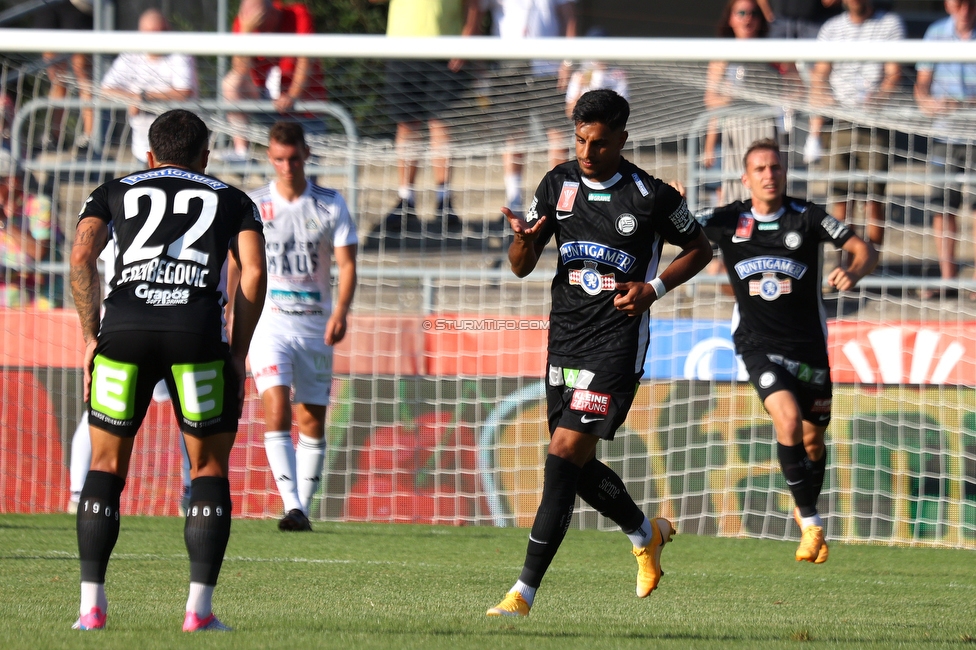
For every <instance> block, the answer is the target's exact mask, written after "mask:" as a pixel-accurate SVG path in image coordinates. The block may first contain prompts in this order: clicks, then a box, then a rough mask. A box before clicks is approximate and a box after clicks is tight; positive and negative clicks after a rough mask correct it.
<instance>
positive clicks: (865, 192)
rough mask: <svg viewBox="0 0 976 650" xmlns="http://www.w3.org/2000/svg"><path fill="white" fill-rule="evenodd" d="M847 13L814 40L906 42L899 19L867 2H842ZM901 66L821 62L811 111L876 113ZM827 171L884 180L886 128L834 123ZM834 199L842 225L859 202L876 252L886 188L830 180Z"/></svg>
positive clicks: (815, 131) (816, 127)
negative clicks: (833, 109)
mask: <svg viewBox="0 0 976 650" xmlns="http://www.w3.org/2000/svg"><path fill="white" fill-rule="evenodd" d="M844 7H845V9H846V11H845V12H844V13H842V14H840V15H839V16H835V17H833V18H831V19H830V20H828V21H827V22H825V23H824V26H823V27H822V28H820V33H819V35H818V36H817V40H819V41H824V42H825V43H826V42H830V41H862V40H863V41H895V40H901V39H903V38H905V25H904V23H903V22H902V20H901V18H900V17H899V16H898V15H896V14H894V13H890V12H887V11H883V10H881V9H877V8H875V6H874V4H873V3H872V2H871V0H844ZM900 81H901V67H900V66H899V65H898V63H896V62H893V61H892V62H889V63H871V62H865V61H849V62H843V63H830V62H821V63H818V64H817V65H816V66H814V68H813V74H812V75H811V81H810V102H811V103H812V104H813V105H815V106H823V107H831V106H835V105H839V106H840V107H841V108H844V109H848V110H851V109H854V110H857V111H858V112H859V113H863V112H870V111H877V110H878V109H879V108H880V107H881V106H883V105H884V104H885V102H886V101H887V99H888V98H889V97H890V96H891V95H892V94H893V93H894V92H895V91H896V90H897V89H898V84H899V82H900ZM823 123H824V122H823V118H822V117H813V118H811V119H810V135H809V137H808V138H807V142H806V145H805V146H804V149H803V159H804V161H806V162H807V163H808V164H810V163H813V162H815V161H817V160H819V159H820V157H821V155H822V154H821V151H822V149H821V147H822V143H821V142H820V134H821V131H822V129H823ZM829 146H830V149H829V154H830V160H829V162H828V168H829V169H830V170H831V171H834V172H837V173H847V172H848V171H860V172H867V173H868V174H871V175H872V176H874V175H883V174H885V173H887V171H888V149H889V146H890V134H889V132H888V130H886V129H879V128H868V127H860V126H854V125H853V124H851V123H850V122H847V121H843V120H834V125H833V130H832V134H831V138H830V145H829ZM828 192H829V193H830V195H831V196H832V197H833V198H834V199H835V200H837V201H838V202H837V204H836V205H835V206H834V208H833V214H834V216H836V217H837V218H838V219H840V220H841V221H843V220H845V219H846V218H847V214H848V205H849V204H850V206H851V208H853V206H854V202H855V201H857V200H863V201H864V202H865V206H864V212H865V216H866V218H867V228H866V232H867V238H868V239H869V240H870V241H871V243H873V244H874V245H875V246H876V247H877V248H879V249H880V247H881V244H882V243H883V241H884V218H885V217H884V211H885V208H884V195H885V184H884V183H883V182H878V181H875V180H872V181H870V182H868V183H863V182H857V183H848V182H847V181H834V182H831V183H830V187H829V189H828Z"/></svg>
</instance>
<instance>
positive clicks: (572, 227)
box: [487, 90, 712, 616]
mask: <svg viewBox="0 0 976 650" xmlns="http://www.w3.org/2000/svg"><path fill="white" fill-rule="evenodd" d="M629 116H630V106H629V105H628V104H627V100H625V99H624V98H623V97H621V96H620V95H618V94H617V93H615V92H613V91H612V90H594V91H591V92H588V93H586V94H584V95H583V96H582V97H580V99H579V101H578V102H577V104H576V108H575V109H574V110H573V121H574V122H575V124H576V160H575V161H573V162H568V163H564V164H562V165H559V166H557V167H555V168H554V169H553V170H552V171H550V172H549V173H548V174H546V177H545V178H544V179H543V180H542V183H540V184H539V189H538V190H536V194H535V199H534V200H533V202H532V204H531V205H530V206H529V209H528V212H527V213H526V215H525V220H522V219H520V218H518V217H517V216H516V215H515V214H513V213H512V211H511V210H509V209H508V208H502V212H503V213H504V214H505V216H506V217H508V220H509V223H510V224H511V226H512V230H513V231H514V232H515V239H514V241H513V242H512V244H511V246H510V247H509V249H508V258H509V261H510V262H511V265H512V270H513V271H514V272H515V274H516V275H517V276H519V277H525V276H526V275H528V274H529V273H531V272H532V269H534V268H535V266H536V264H537V263H538V260H539V255H540V254H541V253H542V250H543V248H545V246H546V244H547V243H548V241H549V240H550V239H552V238H553V237H555V239H556V245H557V246H558V248H559V263H558V266H557V269H556V276H555V278H553V281H552V313H551V314H550V317H549V322H550V329H549V371H548V373H547V377H548V379H547V391H546V392H547V401H548V404H549V407H548V410H549V432H550V435H551V440H550V442H549V453H548V456H547V457H546V462H545V478H544V483H543V489H542V502H541V503H540V504H539V509H538V511H537V512H536V516H535V522H534V523H533V525H532V531H531V533H530V534H529V545H528V550H527V552H526V557H525V564H524V565H523V568H522V573H521V575H520V576H519V580H518V582H516V583H515V585H514V586H513V587H512V588H511V590H509V592H508V594H507V595H506V596H505V598H504V599H503V600H502V601H501V602H500V603H499V604H498V605H496V606H495V607H492V608H491V609H489V610H488V612H487V613H488V616H527V615H528V613H529V609H530V608H531V606H532V602H533V599H534V598H535V592H536V589H537V588H538V587H539V584H540V583H541V582H542V577H543V576H544V575H545V572H546V569H548V568H549V564H550V563H551V562H552V559H553V557H554V556H555V554H556V550H557V549H558V548H559V544H560V543H561V542H562V539H563V537H564V536H565V534H566V530H567V529H568V528H569V524H570V520H571V519H572V516H573V505H574V502H575V500H576V495H579V496H580V498H581V499H583V500H584V501H585V502H586V503H588V504H589V505H590V506H592V507H593V508H595V509H596V510H597V511H598V512H599V513H600V514H602V515H603V516H605V517H607V518H609V519H611V520H612V521H614V522H615V523H617V524H618V525H619V526H620V528H621V530H623V532H624V533H626V534H627V536H628V537H629V538H630V539H631V541H632V542H633V545H634V555H635V556H636V557H637V566H638V571H637V595H638V596H639V597H641V598H644V597H646V596H647V595H648V594H650V593H651V591H653V590H654V588H655V587H657V584H658V581H659V580H660V578H661V573H662V572H661V550H662V549H663V548H664V544H665V543H667V542H668V541H670V539H671V536H672V535H673V534H674V528H673V527H672V525H671V522H669V521H668V520H667V519H664V518H661V517H658V518H655V519H654V520H653V521H649V520H648V518H647V516H646V515H645V514H644V513H643V512H641V510H640V508H638V507H637V504H635V503H634V500H633V499H632V498H631V497H630V495H629V494H628V493H627V488H626V487H625V486H624V484H623V481H621V479H620V477H619V476H617V474H616V473H614V472H613V470H611V469H610V468H609V467H607V466H606V465H604V464H603V463H601V462H600V461H599V460H597V458H596V446H597V442H599V441H600V439H601V438H602V439H604V440H612V439H613V436H614V433H615V432H616V430H617V428H618V427H619V426H620V425H621V424H622V423H623V422H624V420H625V419H626V417H627V412H628V410H629V409H630V405H631V403H632V402H633V400H634V394H635V392H636V390H637V384H638V381H639V379H640V376H641V374H642V370H643V366H644V356H645V354H646V352H647V346H648V337H649V330H648V325H649V322H648V321H649V318H650V316H649V314H648V310H649V309H650V307H651V305H652V304H653V303H654V302H655V301H656V300H658V299H660V298H661V297H662V296H663V295H664V294H665V293H666V292H667V291H668V290H670V289H674V288H675V287H677V286H678V285H680V284H682V283H683V282H686V281H688V280H689V279H690V278H692V277H693V276H694V275H695V274H696V273H698V272H699V271H701V270H702V269H703V268H704V267H705V265H706V264H708V262H709V260H711V258H712V249H711V245H710V244H709V242H708V239H707V238H706V237H705V234H704V233H703V232H702V230H701V228H700V227H699V226H698V224H697V223H696V222H695V220H694V218H693V217H692V215H691V213H690V212H689V211H688V207H687V205H686V204H685V202H684V199H683V198H682V197H681V195H680V194H678V192H677V191H675V190H674V188H672V187H670V186H669V185H667V184H665V183H663V182H661V181H660V180H658V179H656V178H653V177H651V176H650V175H648V174H647V173H646V172H644V171H643V170H641V169H640V168H638V167H636V166H635V165H633V164H631V163H629V162H627V161H626V160H624V159H623V158H622V157H621V154H620V152H621V150H622V149H623V146H624V143H625V142H626V141H627V131H626V130H625V128H626V126H627V118H628V117H629ZM665 241H667V242H670V243H671V244H674V245H676V246H679V247H680V248H681V253H680V254H679V255H678V256H677V257H676V258H675V259H674V261H672V262H671V264H670V265H669V266H668V267H667V268H666V269H665V270H664V272H663V273H661V275H660V277H658V275H657V270H658V264H659V262H660V259H661V251H662V248H663V246H664V242H665Z"/></svg>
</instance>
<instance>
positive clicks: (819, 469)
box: [810, 447, 827, 507]
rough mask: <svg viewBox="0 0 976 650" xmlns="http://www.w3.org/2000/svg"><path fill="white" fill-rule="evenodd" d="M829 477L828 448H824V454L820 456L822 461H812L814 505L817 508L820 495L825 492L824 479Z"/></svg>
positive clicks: (811, 474)
mask: <svg viewBox="0 0 976 650" xmlns="http://www.w3.org/2000/svg"><path fill="white" fill-rule="evenodd" d="M826 475H827V448H826V447H824V451H823V454H822V455H821V456H820V460H811V461H810V483H811V484H812V489H813V491H814V493H815V494H816V497H815V498H814V501H813V505H814V507H816V505H817V501H819V500H820V493H821V492H823V485H824V478H825V477H826Z"/></svg>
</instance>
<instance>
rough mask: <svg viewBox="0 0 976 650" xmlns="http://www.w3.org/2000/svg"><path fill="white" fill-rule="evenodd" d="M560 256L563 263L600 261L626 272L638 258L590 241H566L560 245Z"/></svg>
mask: <svg viewBox="0 0 976 650" xmlns="http://www.w3.org/2000/svg"><path fill="white" fill-rule="evenodd" d="M559 257H560V258H562V261H563V264H569V263H570V262H580V261H582V262H586V261H592V262H600V263H602V264H607V265H608V266H612V267H614V268H617V269H620V270H621V271H623V272H624V273H627V272H629V271H630V269H631V267H633V266H634V263H635V262H636V261H637V258H636V257H634V256H633V255H631V254H630V253H625V252H624V251H622V250H617V249H616V248H611V247H610V246H604V245H603V244H597V243H594V242H590V241H568V242H566V243H565V244H563V245H562V246H560V247H559Z"/></svg>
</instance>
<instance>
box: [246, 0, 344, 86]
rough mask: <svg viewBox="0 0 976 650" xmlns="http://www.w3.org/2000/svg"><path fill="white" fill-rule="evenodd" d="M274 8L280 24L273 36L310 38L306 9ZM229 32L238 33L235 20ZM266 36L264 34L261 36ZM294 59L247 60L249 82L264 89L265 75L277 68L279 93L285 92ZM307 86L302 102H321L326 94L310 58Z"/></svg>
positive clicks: (277, 4)
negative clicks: (250, 80) (302, 36)
mask: <svg viewBox="0 0 976 650" xmlns="http://www.w3.org/2000/svg"><path fill="white" fill-rule="evenodd" d="M273 4H274V7H275V8H276V9H278V10H279V11H280V12H281V20H280V21H279V23H278V28H277V29H276V30H275V31H274V32H273V33H275V34H314V33H315V21H314V20H313V19H312V14H311V13H310V12H309V10H308V7H306V6H305V5H303V4H298V3H296V4H289V5H286V4H282V3H280V2H275V3H273ZM231 31H232V32H234V33H240V31H241V22H240V19H239V18H234V24H233V25H232V26H231ZM265 33H267V32H265ZM295 64H296V61H295V57H293V56H284V57H281V58H278V57H264V56H256V57H254V58H252V59H251V79H252V80H253V81H254V84H255V85H256V86H257V87H258V88H264V87H265V84H267V82H268V74H269V73H270V72H271V69H272V68H273V67H275V66H278V67H279V68H280V69H281V90H282V92H284V91H286V90H287V89H288V88H290V87H291V81H292V78H293V77H294V75H295ZM308 66H309V70H308V82H307V83H306V84H305V88H304V92H303V93H302V98H303V99H325V98H326V97H327V95H328V93H327V92H326V90H325V79H324V77H323V76H322V67H321V66H320V65H319V62H318V59H316V58H314V57H312V58H310V59H309V60H308Z"/></svg>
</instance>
